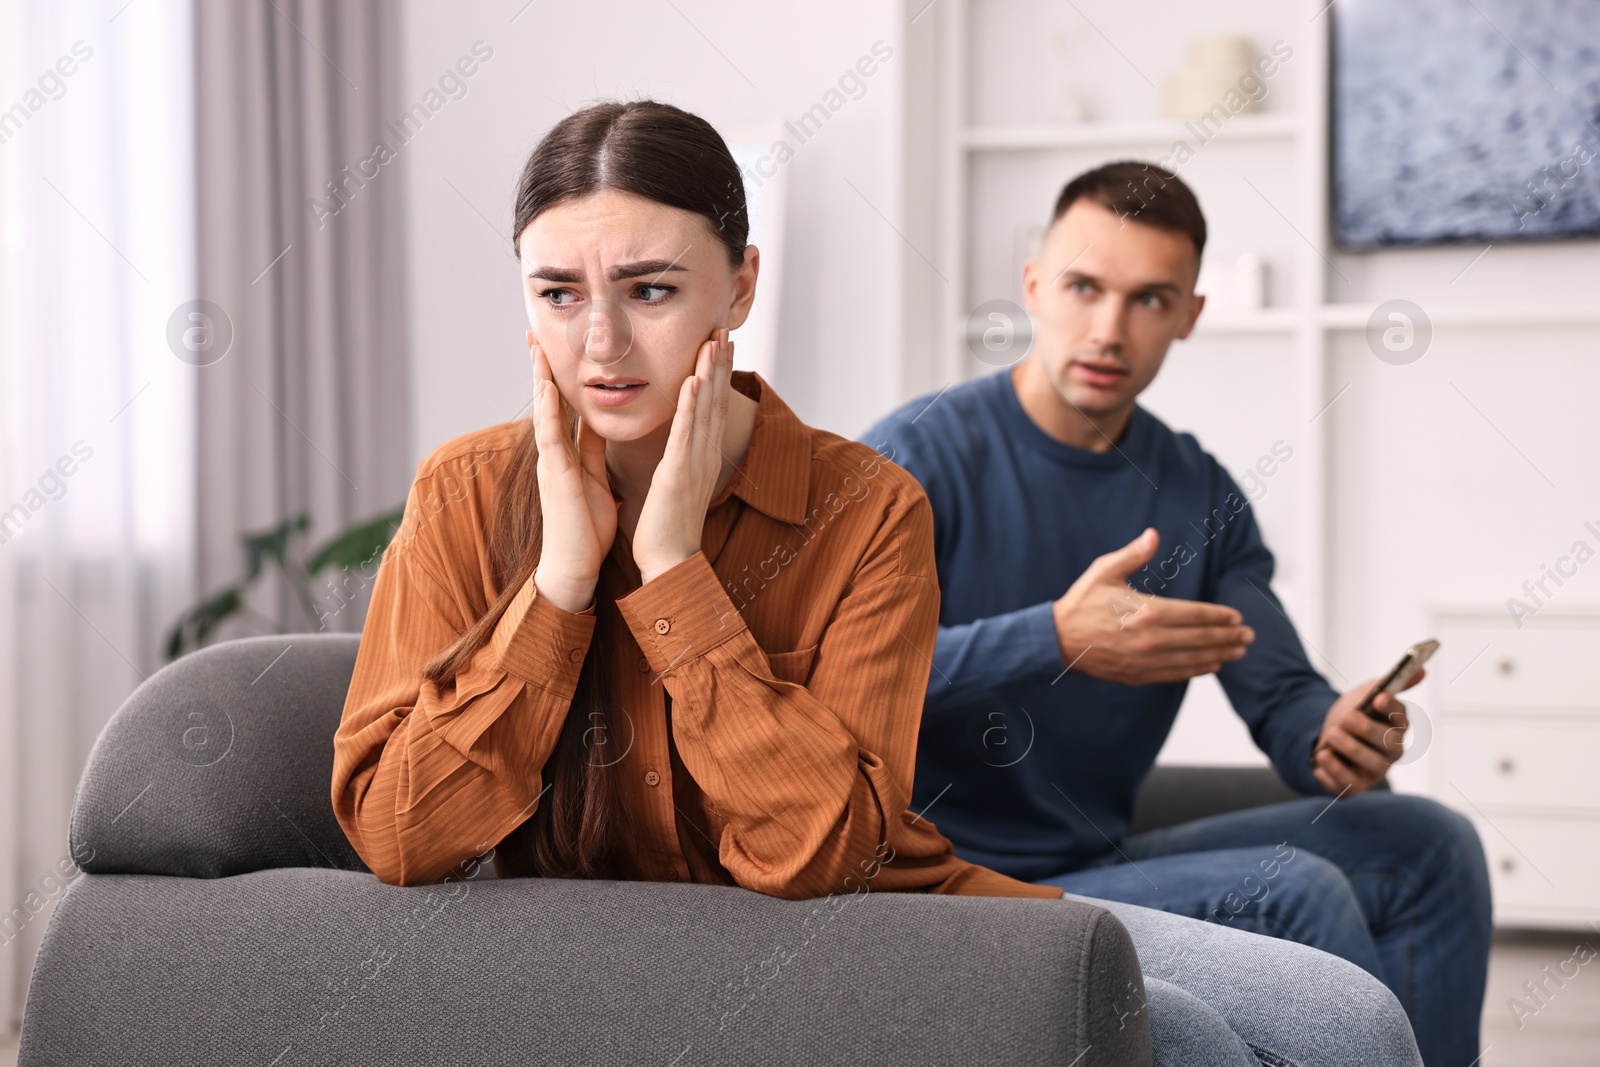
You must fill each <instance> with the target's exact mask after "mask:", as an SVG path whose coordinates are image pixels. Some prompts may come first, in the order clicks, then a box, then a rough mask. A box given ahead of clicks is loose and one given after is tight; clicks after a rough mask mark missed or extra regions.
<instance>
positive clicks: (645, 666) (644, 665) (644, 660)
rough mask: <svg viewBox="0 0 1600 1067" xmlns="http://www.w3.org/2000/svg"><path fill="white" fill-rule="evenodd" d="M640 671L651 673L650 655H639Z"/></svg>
mask: <svg viewBox="0 0 1600 1067" xmlns="http://www.w3.org/2000/svg"><path fill="white" fill-rule="evenodd" d="M639 672H640V673H641V674H649V673H650V660H649V658H648V657H645V656H640V657H639Z"/></svg>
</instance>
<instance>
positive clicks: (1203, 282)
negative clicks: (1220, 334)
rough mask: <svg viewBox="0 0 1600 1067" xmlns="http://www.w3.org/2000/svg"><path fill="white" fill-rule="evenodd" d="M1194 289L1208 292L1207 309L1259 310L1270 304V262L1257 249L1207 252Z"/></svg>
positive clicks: (1222, 310)
mask: <svg viewBox="0 0 1600 1067" xmlns="http://www.w3.org/2000/svg"><path fill="white" fill-rule="evenodd" d="M1195 292H1197V293H1202V294H1204V295H1205V298H1206V311H1207V312H1213V311H1218V312H1228V313H1232V312H1239V311H1259V310H1261V309H1262V308H1264V307H1266V304H1267V264H1266V263H1265V261H1263V260H1262V258H1261V257H1260V256H1258V255H1256V254H1255V253H1254V252H1242V253H1240V254H1239V255H1237V256H1232V257H1229V258H1223V257H1220V256H1207V257H1205V259H1204V260H1202V261H1201V263H1200V277H1199V279H1198V280H1197V281H1196V282H1195Z"/></svg>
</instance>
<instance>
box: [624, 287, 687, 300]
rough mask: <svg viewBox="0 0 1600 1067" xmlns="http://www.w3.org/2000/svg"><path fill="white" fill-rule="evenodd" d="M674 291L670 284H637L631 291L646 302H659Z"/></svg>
mask: <svg viewBox="0 0 1600 1067" xmlns="http://www.w3.org/2000/svg"><path fill="white" fill-rule="evenodd" d="M676 291H677V289H676V288H675V287H674V286H671V285H639V286H635V287H634V290H633V293H634V295H635V296H637V297H638V298H639V299H640V300H642V301H644V302H645V303H646V304H659V303H661V302H662V301H663V300H665V299H666V298H667V297H669V296H671V295H672V294H673V293H674V292H676Z"/></svg>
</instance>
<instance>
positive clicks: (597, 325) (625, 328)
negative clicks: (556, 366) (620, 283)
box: [567, 300, 633, 367]
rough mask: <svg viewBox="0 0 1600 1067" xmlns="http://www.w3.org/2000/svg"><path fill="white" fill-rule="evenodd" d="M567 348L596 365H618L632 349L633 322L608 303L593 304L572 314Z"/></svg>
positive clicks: (611, 303) (610, 302) (612, 304)
mask: <svg viewBox="0 0 1600 1067" xmlns="http://www.w3.org/2000/svg"><path fill="white" fill-rule="evenodd" d="M567 346H568V348H569V349H570V350H571V351H572V352H573V354H574V355H576V356H578V357H579V358H580V359H583V360H585V361H587V362H589V363H593V364H595V365H596V366H600V367H604V366H608V365H610V364H612V363H615V362H617V360H619V359H621V358H622V357H623V356H626V355H627V354H628V351H629V350H630V349H631V348H632V347H633V323H632V322H631V321H630V320H629V318H628V313H627V311H626V310H625V309H624V308H622V307H621V306H619V305H618V304H616V303H614V302H612V301H609V300H597V301H594V302H592V303H591V304H590V305H589V307H588V309H587V310H586V311H585V312H584V313H583V314H581V315H574V316H573V318H572V324H571V326H569V327H568V336H567Z"/></svg>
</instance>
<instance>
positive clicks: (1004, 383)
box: [863, 162, 1491, 1067]
mask: <svg viewBox="0 0 1600 1067" xmlns="http://www.w3.org/2000/svg"><path fill="white" fill-rule="evenodd" d="M1205 235H1206V230H1205V220H1204V217H1203V216H1202V214H1201V212H1200V207H1199V204H1198V203H1197V202H1196V201H1195V198H1194V195H1193V193H1192V192H1191V191H1190V190H1189V188H1188V187H1187V186H1186V185H1185V184H1184V183H1183V182H1182V181H1180V180H1179V179H1178V178H1177V177H1176V176H1175V175H1173V174H1172V173H1170V172H1167V171H1163V170H1160V169H1158V168H1156V167H1154V166H1151V165H1148V164H1143V163H1133V162H1123V163H1114V164H1110V165H1107V166H1104V167H1100V168H1098V169H1096V170H1093V171H1090V172H1088V173H1086V174H1083V175H1081V176H1080V177H1078V178H1076V179H1074V180H1073V181H1072V182H1071V183H1069V184H1068V185H1067V186H1066V188H1065V189H1064V190H1063V191H1062V193H1061V196H1060V198H1059V199H1058V200H1057V201H1056V206H1055V213H1054V216H1053V219H1052V223H1051V226H1050V228H1049V230H1048V231H1047V232H1046V234H1045V236H1044V238H1043V240H1042V242H1041V247H1040V249H1039V252H1038V257H1037V258H1036V259H1034V260H1031V261H1029V262H1028V264H1027V265H1026V267H1025V268H1024V271H1023V286H1024V291H1025V293H1026V300H1027V306H1028V311H1029V312H1030V313H1031V314H1032V316H1033V318H1034V320H1035V322H1036V324H1037V326H1036V330H1037V332H1036V336H1035V339H1034V342H1033V347H1032V349H1031V350H1030V352H1029V354H1028V355H1027V357H1026V358H1025V359H1024V360H1022V362H1020V363H1018V364H1017V365H1015V366H1014V367H1012V368H1010V369H1009V370H1005V371H1001V372H999V373H996V374H991V375H988V376H985V377H982V378H979V379H977V380H975V381H971V382H967V383H964V384H960V385H956V386H953V387H951V388H950V389H948V390H947V391H945V392H943V393H941V394H938V395H937V396H924V397H921V398H919V399H917V400H915V401H912V402H911V403H909V404H906V405H905V406H904V407H902V408H900V409H898V410H897V411H895V412H894V413H892V414H891V415H889V416H888V417H886V418H885V419H883V420H882V421H881V422H879V423H878V424H877V425H876V426H874V427H873V428H872V429H871V430H870V431H868V433H867V434H866V435H865V436H864V437H863V440H865V441H867V442H869V443H871V444H873V445H875V446H877V447H878V448H879V449H880V451H882V452H883V453H884V454H885V455H887V456H889V457H890V458H891V459H893V460H894V461H895V462H897V463H899V464H901V465H902V466H904V467H905V468H906V469H907V470H909V471H910V472H911V473H912V474H914V475H915V476H916V477H917V479H918V480H919V481H920V482H921V483H922V485H923V488H924V489H925V490H926V491H927V494H928V497H929V500H930V501H931V503H932V505H933V511H934V523H935V536H936V541H937V553H938V555H937V564H938V572H939V579H940V586H941V591H942V601H941V608H940V614H941V618H940V630H939V637H938V642H937V646H936V650H935V655H934V662H933V666H932V671H931V674H930V677H929V683H928V693H927V699H926V703H925V706H924V712H923V726H922V733H921V737H920V740H919V751H918V758H917V772H916V784H915V793H914V802H913V808H914V809H915V810H918V811H923V812H927V814H928V817H929V818H930V819H932V820H933V821H935V822H936V824H937V825H938V828H939V830H940V831H941V832H943V833H944V834H945V835H946V836H948V837H949V838H950V839H951V840H952V841H953V842H954V843H955V846H956V849H957V851H958V852H959V853H960V854H961V855H962V856H964V857H966V858H967V859H971V860H973V861H976V862H978V863H981V864H984V865H985V866H988V867H992V868H994V869H995V870H999V871H1003V872H1005V873H1006V874H1009V875H1012V876H1013V877H1020V878H1026V879H1031V880H1034V881H1039V882H1047V883H1049V884H1053V885H1059V886H1061V887H1062V888H1063V889H1065V890H1066V891H1067V892H1069V893H1074V894H1078V895H1082V896H1089V897H1097V898H1102V899H1110V900H1121V901H1126V902H1129V903H1133V904H1142V905H1145V906H1148V907H1156V908H1161V909H1164V910H1167V911H1173V912H1179V913H1181V914H1185V915H1189V916H1192V917H1195V918H1201V919H1206V918H1209V919H1211V920H1213V921H1215V922H1219V923H1224V924H1227V925H1232V926H1235V927H1241V928H1244V929H1248V930H1253V931H1256V932H1259V933H1266V934H1270V935H1274V936H1279V937H1285V938H1290V939H1293V940H1296V941H1301V942H1303V943H1306V944H1310V945H1313V946H1316V947H1319V948H1323V949H1325V950H1327V951H1330V952H1333V953H1335V954H1337V955H1340V956H1343V957H1345V958H1346V959H1349V960H1351V961H1352V962H1355V963H1357V964H1359V965H1361V966H1363V967H1365V968H1366V969H1367V970H1368V971H1370V972H1371V973H1372V974H1374V975H1376V976H1377V977H1378V978H1380V979H1382V980H1383V981H1384V982H1385V983H1386V984H1387V985H1388V986H1389V988H1390V989H1392V990H1393V991H1394V993H1395V995H1396V996H1397V997H1398V998H1399V1000H1400V1002H1401V1003H1402V1004H1403V1005H1404V1006H1405V1008H1406V1011H1407V1014H1408V1015H1409V1016H1410V1017H1411V1020H1412V1025H1413V1028H1414V1029H1415V1031H1416V1036H1417V1043H1418V1045H1419V1047H1420V1048H1421V1050H1422V1053H1423V1059H1424V1061H1425V1062H1426V1063H1427V1064H1428V1065H1429V1067H1441V1065H1449V1067H1468V1065H1469V1064H1471V1063H1472V1062H1474V1061H1475V1060H1476V1058H1477V1056H1478V1018H1479V1014H1480V1012H1481V1010H1482V1003H1483V996H1484V986H1485V980H1486V973H1487V963H1488V951H1489V940H1490V933H1491V928H1490V913H1489V887H1488V871H1487V867H1486V865H1485V862H1484V857H1483V851H1482V847H1481V845H1480V843H1479V841H1478V838H1477V835H1476V833H1475V832H1474V831H1473V829H1472V826H1471V824H1470V823H1469V822H1468V821H1467V820H1466V819H1464V818H1462V817H1461V816H1460V815H1458V814H1456V813H1454V812H1451V811H1450V810H1448V809H1447V808H1445V807H1443V806H1442V805H1440V804H1437V803H1435V802H1433V801H1431V800H1427V799H1425V798H1421V797H1414V796H1401V795H1397V794H1394V793H1392V792H1390V791H1388V790H1379V791H1376V792H1369V790H1371V787H1372V786H1374V785H1375V784H1377V783H1378V782H1380V781H1381V780H1382V779H1383V778H1384V776H1385V774H1386V773H1387V771H1388V768H1389V766H1390V765H1391V764H1392V763H1393V762H1394V760H1395V759H1396V758H1398V757H1399V755H1400V754H1401V752H1402V751H1403V747H1402V741H1403V735H1404V730H1405V727H1406V725H1407V724H1406V721H1405V712H1404V705H1403V704H1401V703H1400V702H1399V701H1398V700H1395V699H1393V698H1391V697H1388V696H1379V697H1378V698H1377V700H1376V703H1375V710H1376V711H1377V713H1378V714H1379V715H1381V716H1383V721H1375V720H1374V719H1372V718H1371V717H1369V716H1367V715H1366V714H1365V713H1363V712H1361V711H1360V710H1358V709H1357V707H1356V705H1357V704H1358V703H1360V701H1361V700H1362V698H1363V697H1365V696H1366V695H1367V693H1368V691H1369V690H1370V689H1371V688H1373V686H1374V684H1375V683H1376V681H1377V679H1372V680H1369V681H1367V682H1363V683H1360V684H1358V685H1355V686H1353V687H1351V688H1350V689H1349V690H1348V691H1346V692H1345V693H1343V694H1342V695H1341V694H1339V693H1337V692H1335V691H1334V690H1333V689H1332V688H1331V687H1329V685H1328V683H1327V682H1326V681H1325V680H1324V679H1323V678H1322V677H1321V676H1320V675H1319V674H1318V673H1317V672H1316V671H1315V670H1313V669H1312V667H1311V665H1310V664H1309V663H1308V662H1307V660H1306V656H1305V653H1304V651H1303V649H1302V648H1301V644H1300V640H1299V637H1298V636H1297V634H1296V633H1295V630H1294V627H1293V625H1292V624H1291V622H1290V621H1289V619H1288V617H1287V616H1286V615H1285V614H1284V611H1283V607H1282V605H1281V604H1280V603H1279V602H1278V600H1277V598H1276V597H1275V596H1274V594H1273V592H1272V589H1271V585H1270V582H1271V578H1272V570H1273V558H1272V554H1271V553H1270V552H1269V551H1268V550H1267V548H1266V545H1265V544H1264V543H1263V542H1262V539H1261V534H1260V532H1259V530H1258V529H1257V526H1256V522H1255V517H1254V515H1253V513H1252V509H1251V508H1250V507H1249V506H1248V501H1247V499H1246V494H1245V493H1244V492H1242V491H1241V490H1240V488H1239V486H1238V484H1237V483H1235V481H1234V480H1233V479H1232V478H1231V477H1230V476H1229V475H1228V473H1227V472H1226V471H1225V470H1223V468H1222V467H1221V466H1220V465H1219V464H1218V463H1217V461H1216V460H1215V459H1213V458H1212V457H1211V456H1210V455H1209V454H1208V453H1206V452H1205V451H1204V450H1203V449H1202V448H1201V447H1200V445H1199V444H1198V443H1197V442H1196V440H1195V439H1194V437H1192V436H1191V435H1189V434H1180V433H1174V432H1173V431H1172V430H1170V429H1168V428H1167V426H1165V425H1164V424H1163V423H1162V422H1161V421H1160V420H1159V419H1157V418H1156V417H1155V416H1153V415H1151V414H1150V413H1149V412H1148V411H1146V410H1145V409H1144V408H1142V407H1140V406H1139V405H1138V404H1137V403H1136V399H1137V397H1138V395H1139V393H1140V392H1142V391H1143V390H1144V389H1145V387H1146V386H1148V385H1149V384H1150V382H1151V380H1152V379H1154V378H1155V376H1156V373H1157V371H1159V370H1160V368H1161V364H1162V361H1163V360H1164V359H1165V357H1166V354H1167V349H1168V347H1169V346H1170V345H1171V343H1172V342H1173V340H1175V339H1178V338H1183V337H1187V336H1188V335H1189V332H1190V331H1191V330H1192V329H1193V328H1194V324H1195V320H1196V319H1197V318H1198V317H1199V315H1200V311H1201V309H1202V307H1203V306H1204V304H1205V297H1203V296H1200V295H1197V294H1196V293H1195V291H1194V287H1195V281H1196V278H1197V275H1198V273H1199V268H1200V255H1201V252H1202V250H1203V249H1204V246H1205ZM1240 388H1241V390H1244V389H1247V388H1248V383H1241V386H1240ZM1211 673H1215V674H1217V676H1218V678H1219V680H1220V681H1221V683H1222V687H1223V689H1224V690H1225V691H1226V692H1227V695H1228V697H1229V700H1230V701H1231V703H1232V705H1233V707H1234V710H1235V711H1236V712H1237V713H1238V715H1239V716H1240V717H1241V718H1242V719H1243V720H1244V721H1245V723H1246V724H1247V725H1248V726H1249V729H1250V733H1251V736H1252V737H1253V738H1254V740H1255V742H1256V744H1257V745H1258V746H1260V748H1261V749H1262V751H1264V752H1265V753H1266V754H1267V755H1268V756H1269V757H1270V759H1271V761H1272V764H1273V766H1274V767H1275V768H1276V769H1277V772H1278V774H1279V776H1280V777H1282V778H1283V780H1284V781H1285V782H1287V783H1288V784H1289V785H1290V786H1291V787H1293V788H1294V789H1295V790H1296V791H1298V792H1300V793H1303V794H1308V798H1307V799H1303V800H1297V801H1290V802H1287V803H1283V804H1277V805H1272V806H1269V807H1265V808H1258V809H1254V810H1250V811H1244V812H1236V813H1232V814H1227V815H1221V816H1214V817H1211V818H1207V819H1201V820H1197V821H1195V822H1191V823H1188V824H1186V825H1183V826H1178V827H1173V828H1169V829H1165V830H1159V831H1154V832H1150V833H1144V834H1135V835H1132V836H1128V835H1127V834H1126V832H1125V831H1126V829H1127V826H1128V821H1129V818H1130V816H1131V815H1132V811H1133V805H1134V800H1135V798H1136V796H1137V794H1138V792H1139V787H1140V784H1141V783H1142V782H1143V780H1144V778H1145V775H1146V773H1147V772H1148V771H1149V770H1150V767H1151V766H1152V764H1153V763H1154V761H1155V757H1156V753H1157V752H1158V751H1159V750H1160V749H1161V746H1162V743H1163V742H1164V741H1165V740H1166V737H1167V734H1168V732H1169V730H1170V729H1171V726H1172V722H1173V719H1174V717H1175V716H1176V714H1177V711H1178V706H1179V704H1180V703H1181V702H1182V700H1183V695H1184V690H1185V688H1186V686H1187V680H1188V679H1189V678H1192V677H1195V676H1198V675H1202V674H1211ZM1313 752H1315V755H1314V756H1313Z"/></svg>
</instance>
